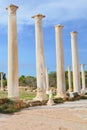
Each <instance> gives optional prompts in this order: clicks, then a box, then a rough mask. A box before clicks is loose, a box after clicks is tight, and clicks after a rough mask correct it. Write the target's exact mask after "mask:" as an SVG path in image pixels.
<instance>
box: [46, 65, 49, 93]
mask: <svg viewBox="0 0 87 130" xmlns="http://www.w3.org/2000/svg"><path fill="white" fill-rule="evenodd" d="M48 93H49V77H48V70H47V68H46V94H48Z"/></svg>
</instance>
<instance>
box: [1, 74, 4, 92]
mask: <svg viewBox="0 0 87 130" xmlns="http://www.w3.org/2000/svg"><path fill="white" fill-rule="evenodd" d="M3 90H4V88H3V72H1V91H3Z"/></svg>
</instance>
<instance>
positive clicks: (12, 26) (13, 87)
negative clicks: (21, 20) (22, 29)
mask: <svg viewBox="0 0 87 130" xmlns="http://www.w3.org/2000/svg"><path fill="white" fill-rule="evenodd" d="M17 9H18V7H17V6H15V5H10V6H9V7H7V10H8V97H10V98H17V97H18V96H19V90H18V42H17V25H16V10H17Z"/></svg>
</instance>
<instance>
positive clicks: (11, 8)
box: [6, 4, 18, 15]
mask: <svg viewBox="0 0 87 130" xmlns="http://www.w3.org/2000/svg"><path fill="white" fill-rule="evenodd" d="M17 9H18V6H16V5H13V4H11V5H9V6H8V7H7V8H6V10H8V13H9V15H15V14H16V10H17Z"/></svg>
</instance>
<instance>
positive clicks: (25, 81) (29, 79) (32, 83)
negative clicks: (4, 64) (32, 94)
mask: <svg viewBox="0 0 87 130" xmlns="http://www.w3.org/2000/svg"><path fill="white" fill-rule="evenodd" d="M85 78H86V86H87V71H85ZM0 79H1V75H0ZM65 81H66V89H68V86H69V85H68V71H65ZM80 82H81V84H82V78H81V72H80ZM3 83H4V86H7V79H6V75H5V74H4V75H3ZM19 86H24V87H25V86H29V87H33V88H36V86H37V85H36V77H33V76H24V75H22V76H20V77H19ZM49 86H50V87H57V81H56V72H50V73H49ZM72 86H73V76H72Z"/></svg>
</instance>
